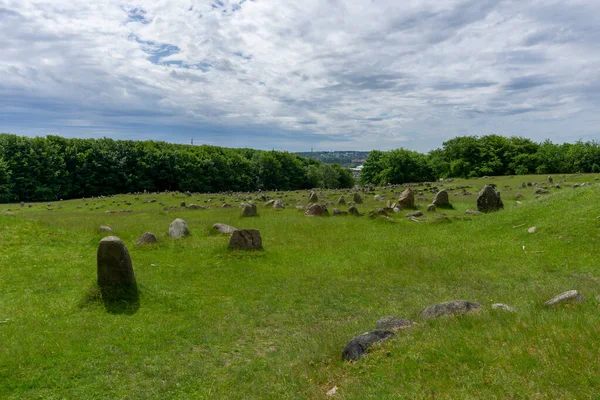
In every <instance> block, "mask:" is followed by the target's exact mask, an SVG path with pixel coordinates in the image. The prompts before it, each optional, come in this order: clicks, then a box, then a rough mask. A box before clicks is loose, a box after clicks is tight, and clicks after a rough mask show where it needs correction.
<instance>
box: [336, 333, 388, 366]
mask: <svg viewBox="0 0 600 400" xmlns="http://www.w3.org/2000/svg"><path fill="white" fill-rule="evenodd" d="M393 336H395V334H394V332H391V331H386V330H374V331H371V332H367V333H363V334H362V335H359V336H356V337H355V338H354V339H352V340H351V341H349V342H348V344H347V345H346V347H344V351H343V352H342V358H343V359H344V360H347V361H358V360H359V359H360V358H361V357H362V356H363V355H364V354H365V353H366V352H367V349H368V348H369V347H371V345H373V344H375V343H379V342H384V341H386V340H387V339H389V338H391V337H393Z"/></svg>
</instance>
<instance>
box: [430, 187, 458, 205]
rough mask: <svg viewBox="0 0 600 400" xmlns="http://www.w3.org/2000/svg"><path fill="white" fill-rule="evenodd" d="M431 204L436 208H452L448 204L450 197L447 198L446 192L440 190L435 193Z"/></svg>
mask: <svg viewBox="0 0 600 400" xmlns="http://www.w3.org/2000/svg"><path fill="white" fill-rule="evenodd" d="M432 204H433V205H435V206H436V207H437V208H454V207H452V204H450V197H449V196H448V192H447V191H446V190H440V191H439V192H437V194H436V195H435V198H434V199H433V202H432Z"/></svg>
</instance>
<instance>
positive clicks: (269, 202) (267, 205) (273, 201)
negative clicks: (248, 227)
mask: <svg viewBox="0 0 600 400" xmlns="http://www.w3.org/2000/svg"><path fill="white" fill-rule="evenodd" d="M274 203H275V200H269V201H267V202H266V203H265V207H273V204H274Z"/></svg>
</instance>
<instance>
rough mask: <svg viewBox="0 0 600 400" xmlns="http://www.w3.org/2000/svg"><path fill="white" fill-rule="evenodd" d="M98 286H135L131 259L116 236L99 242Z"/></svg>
mask: <svg viewBox="0 0 600 400" xmlns="http://www.w3.org/2000/svg"><path fill="white" fill-rule="evenodd" d="M97 273H98V286H100V287H101V288H102V287H111V286H122V285H135V284H136V282H135V275H134V273H133V266H132V264H131V257H130V256H129V252H128V251H127V248H126V247H125V244H124V243H123V242H122V241H121V239H119V238H118V237H116V236H107V237H105V238H104V239H102V240H101V241H100V244H99V245H98V252H97Z"/></svg>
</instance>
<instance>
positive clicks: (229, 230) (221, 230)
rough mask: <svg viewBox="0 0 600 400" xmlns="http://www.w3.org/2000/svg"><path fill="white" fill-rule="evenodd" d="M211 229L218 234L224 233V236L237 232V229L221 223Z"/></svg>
mask: <svg viewBox="0 0 600 400" xmlns="http://www.w3.org/2000/svg"><path fill="white" fill-rule="evenodd" d="M212 228H213V229H214V230H216V231H217V232H219V233H224V234H226V235H231V234H232V233H233V232H235V231H237V230H238V229H237V228H234V227H233V226H229V225H227V224H221V223H216V224H214V225H213V226H212Z"/></svg>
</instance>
